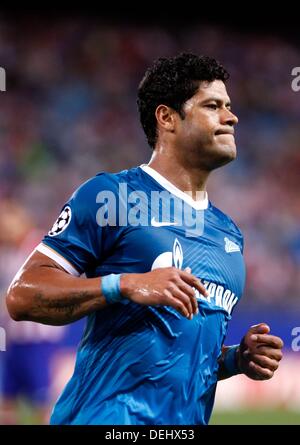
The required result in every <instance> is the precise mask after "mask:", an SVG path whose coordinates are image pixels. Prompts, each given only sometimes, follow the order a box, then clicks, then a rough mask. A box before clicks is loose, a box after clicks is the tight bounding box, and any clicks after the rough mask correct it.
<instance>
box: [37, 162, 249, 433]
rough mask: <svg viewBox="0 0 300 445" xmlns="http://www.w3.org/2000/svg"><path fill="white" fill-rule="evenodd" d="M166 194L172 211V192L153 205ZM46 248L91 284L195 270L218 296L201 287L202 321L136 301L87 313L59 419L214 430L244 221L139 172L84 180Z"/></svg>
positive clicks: (241, 270)
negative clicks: (164, 270) (116, 276)
mask: <svg viewBox="0 0 300 445" xmlns="http://www.w3.org/2000/svg"><path fill="white" fill-rule="evenodd" d="M162 192H165V194H168V195H169V197H171V201H172V198H174V200H175V201H176V202H175V201H174V202H175V204H174V202H173V201H172V203H173V204H172V205H171V207H170V208H171V210H170V211H169V213H168V212H167V209H166V207H168V206H167V205H166V200H167V195H166V196H165V200H164V199H161V200H159V205H158V206H157V207H155V206H154V203H153V199H156V198H157V196H158V195H159V194H161V193H162ZM155 194H156V195H155ZM155 196H156V198H155ZM159 196H161V195H159ZM156 203H157V200H156ZM180 203H181V204H183V205H182V207H181V209H180V207H178V205H180ZM154 207H155V208H154ZM178 209H179V210H178ZM166 215H168V218H166ZM187 215H188V216H187ZM192 221H198V227H197V230H195V231H193V230H192V224H191V222H192ZM195 225H197V224H196V223H195ZM37 249H38V250H39V251H41V252H43V253H44V254H46V255H48V256H49V257H51V258H53V259H55V260H56V261H57V262H58V263H59V264H60V265H62V266H63V267H64V268H65V269H66V270H67V271H69V272H70V273H73V274H77V275H80V274H82V273H85V274H86V276H87V277H88V278H89V277H98V276H104V275H108V274H111V273H133V272H134V273H145V272H148V271H150V270H153V269H155V268H158V267H169V266H175V267H178V268H181V269H185V268H186V267H190V268H191V270H192V273H193V274H194V275H196V276H197V277H199V278H200V279H201V280H202V282H203V283H204V285H205V287H206V288H207V290H208V291H209V297H207V298H205V297H203V296H202V295H201V294H199V292H196V295H197V301H198V308H199V314H197V315H194V317H193V319H192V320H188V319H187V318H185V317H183V316H182V315H180V314H179V313H178V312H177V311H176V310H175V309H173V308H171V307H167V306H144V305H140V304H136V303H133V302H131V301H130V300H128V299H124V300H122V301H121V302H120V303H114V304H111V305H108V306H106V307H104V308H103V309H101V310H99V311H97V312H94V313H92V314H91V315H89V316H88V318H87V325H86V329H85V332H84V335H83V338H82V340H81V342H80V345H79V348H78V352H77V359H76V365H75V371H74V374H73V376H72V378H71V380H70V381H69V383H68V384H67V386H66V388H65V390H64V391H63V393H62V395H61V396H60V398H59V399H58V401H57V403H56V405H55V408H54V410H53V413H52V418H51V423H52V424H106V425H108V424H110V425H122V424H128V425H129V424H130V425H138V424H144V425H171V424H173V425H175V424H177V425H180V424H190V425H196V424H207V423H208V421H209V418H210V415H211V411H212V407H213V403H214V396H215V390H216V384H217V373H218V358H219V357H220V354H221V349H222V345H223V342H224V339H225V336H226V332H227V325H228V321H229V320H230V319H231V315H232V311H233V308H234V306H235V305H236V304H237V302H238V300H239V299H240V297H241V295H242V292H243V288H244V282H245V267H244V261H243V256H242V251H243V237H242V235H241V232H240V231H239V229H238V228H237V226H236V225H235V224H234V222H233V221H232V220H231V219H230V218H229V217H228V216H226V215H225V214H224V213H222V212H221V211H220V210H218V209H217V208H216V207H214V206H213V205H212V204H211V202H210V201H208V199H207V198H206V199H203V200H201V201H194V200H193V199H192V198H191V197H190V196H189V195H188V194H187V193H184V192H182V191H180V190H179V189H178V188H176V187H175V186H174V185H173V184H171V183H170V182H169V181H167V180H166V179H165V178H163V177H162V176H161V175H160V174H158V173H157V172H156V171H155V170H153V169H151V168H150V167H149V166H141V167H137V168H133V169H130V170H125V171H122V172H120V173H117V174H108V173H101V174H98V175H97V176H95V177H94V178H92V179H90V180H89V181H87V182H86V183H84V184H83V185H82V186H81V187H79V189H78V190H77V191H76V192H75V193H74V194H73V195H72V197H71V199H70V200H69V201H68V202H67V203H66V205H65V206H64V207H63V208H62V212H61V214H60V216H59V218H58V220H57V221H56V222H55V224H54V226H53V227H52V229H51V230H50V232H49V234H48V235H47V236H45V238H44V239H43V241H42V243H41V244H40V245H39V246H38V248H37Z"/></svg>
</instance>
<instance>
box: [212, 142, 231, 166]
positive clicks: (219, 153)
mask: <svg viewBox="0 0 300 445" xmlns="http://www.w3.org/2000/svg"><path fill="white" fill-rule="evenodd" d="M235 158H236V147H235V146H231V147H228V146H226V147H220V148H219V149H218V150H216V152H215V155H214V156H213V159H211V169H212V170H214V169H216V168H219V167H222V166H223V165H226V164H229V162H231V161H234V160H235Z"/></svg>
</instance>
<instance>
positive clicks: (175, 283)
mask: <svg viewBox="0 0 300 445" xmlns="http://www.w3.org/2000/svg"><path fill="white" fill-rule="evenodd" d="M193 288H195V289H197V290H198V291H199V292H200V293H201V294H202V295H204V296H206V297H207V296H208V292H207V290H206V289H205V287H204V285H203V284H202V283H201V281H200V280H199V279H198V278H197V277H195V276H194V275H192V274H191V273H190V271H189V269H188V270H185V271H184V270H180V269H177V268H176V267H163V268H159V269H155V270H153V271H151V272H147V273H141V274H135V273H130V274H122V275H121V280H120V290H121V294H122V295H123V296H124V297H126V298H128V299H129V300H131V301H134V302H135V303H139V304H146V305H149V306H155V305H164V306H171V307H173V308H174V309H176V310H177V311H178V312H179V313H180V314H181V315H183V316H184V317H187V318H189V319H190V320H191V319H192V318H193V314H197V313H198V304H197V299H196V296H195V290H194V289H193Z"/></svg>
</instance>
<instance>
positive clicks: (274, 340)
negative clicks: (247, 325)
mask: <svg viewBox="0 0 300 445" xmlns="http://www.w3.org/2000/svg"><path fill="white" fill-rule="evenodd" d="M250 340H252V341H255V342H257V343H264V344H265V345H268V346H272V347H273V348H276V349H282V348H283V341H282V340H281V338H279V337H276V336H275V335H270V334H252V335H251V336H250Z"/></svg>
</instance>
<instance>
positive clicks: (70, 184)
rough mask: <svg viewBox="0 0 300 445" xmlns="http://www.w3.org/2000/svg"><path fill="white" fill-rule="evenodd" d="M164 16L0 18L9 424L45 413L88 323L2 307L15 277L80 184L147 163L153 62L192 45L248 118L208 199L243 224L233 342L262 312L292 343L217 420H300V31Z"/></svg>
mask: <svg viewBox="0 0 300 445" xmlns="http://www.w3.org/2000/svg"><path fill="white" fill-rule="evenodd" d="M163 22H164V21H163V20H161V21H160V22H159V23H158V24H155V23H153V22H152V23H145V22H143V23H139V22H138V20H137V21H136V22H135V21H134V20H132V21H128V22H127V21H126V20H123V21H122V20H119V21H118V22H114V21H113V20H107V19H105V20H102V19H101V17H99V16H97V17H95V18H93V17H92V16H89V17H86V16H85V17H82V18H80V16H77V15H75V16H74V17H73V18H68V17H66V16H62V17H56V18H55V20H54V19H53V17H52V19H49V20H47V21H46V20H45V19H44V20H40V19H39V18H38V17H34V16H32V17H31V16H26V19H22V17H18V19H17V20H14V19H12V18H11V17H8V18H7V17H1V15H0V66H2V67H4V68H5V70H6V73H7V91H6V92H2V93H0V96H1V97H0V98H1V105H0V126H1V129H0V292H1V295H2V298H1V301H0V305H1V312H0V326H1V327H3V328H5V330H6V351H0V424H7V423H43V422H47V416H48V415H49V410H50V409H51V406H52V405H53V402H54V400H55V399H56V397H57V395H58V393H59V392H60V390H61V388H62V387H63V386H64V384H65V382H66V380H67V379H68V377H69V376H70V375H71V373H72V366H73V363H74V353H75V349H76V345H77V343H78V341H79V338H80V335H81V332H82V329H83V324H84V320H83V321H80V322H77V323H75V324H73V325H70V326H67V327H45V326H42V325H37V324H31V323H15V322H13V321H11V320H10V319H9V318H8V316H7V313H6V309H5V305H4V299H3V296H4V293H5V291H6V289H7V286H8V285H9V283H10V281H11V279H12V278H13V276H14V275H15V273H16V271H17V270H18V268H19V267H20V265H21V264H22V263H23V261H24V260H25V258H26V257H27V255H28V254H29V253H30V252H31V250H32V249H33V248H34V247H35V246H36V245H37V244H38V243H39V241H40V239H41V237H42V236H43V234H44V233H45V232H46V231H48V230H49V228H50V227H51V226H52V222H53V221H54V220H55V219H56V217H57V215H58V213H59V211H60V208H61V207H62V205H63V203H64V201H65V200H66V199H67V198H68V197H69V195H70V194H71V193H72V192H73V190H74V189H75V188H76V187H77V186H78V185H79V184H80V183H81V182H82V181H84V180H86V179H87V178H89V177H90V176H93V175H94V174H95V173H97V172H98V171H101V170H108V171H118V170H121V169H124V168H127V167H131V166H134V165H137V164H140V163H142V162H147V160H148V158H149V157H150V149H149V148H148V147H147V145H146V141H145V139H144V135H143V132H142V130H141V128H140V125H139V121H138V115H137V110H136V90H137V85H138V83H139V81H140V79H141V77H142V75H143V73H144V71H145V69H146V68H147V66H148V65H149V64H151V63H152V61H153V59H155V58H156V57H158V56H163V55H172V54H175V53H178V52H179V51H187V50H189V51H193V52H196V53H203V54H208V55H211V56H213V57H216V58H217V59H219V60H220V61H221V62H222V63H223V64H224V65H225V67H226V68H227V69H228V70H229V72H230V73H231V80H230V81H229V83H228V90H229V94H230V96H231V99H232V103H233V110H234V111H235V113H236V114H237V115H238V116H239V119H240V123H239V125H238V128H237V142H238V160H237V161H236V162H234V163H233V164H232V165H229V166H227V167H225V168H223V169H221V170H219V171H217V172H216V173H214V174H213V175H212V178H211V180H210V183H209V196H210V199H211V200H212V201H213V202H214V203H215V205H217V206H218V207H220V208H221V209H222V210H223V211H225V212H228V213H229V214H230V215H231V216H232V217H233V218H234V219H235V221H236V222H237V223H238V224H239V226H240V227H241V229H242V230H243V232H244V235H245V257H246V262H247V285H246V291H245V295H244V298H243V301H242V302H241V304H240V306H239V307H238V308H236V309H235V312H234V314H233V320H232V322H231V326H230V330H229V334H228V338H227V342H226V343H228V344H230V343H238V342H239V341H240V339H241V337H242V335H243V334H244V332H245V331H246V329H247V328H248V326H250V325H252V324H256V323H258V322H261V321H266V322H268V323H270V326H271V327H272V332H274V333H275V334H277V335H280V336H282V338H283V339H284V341H285V356H284V359H283V361H282V365H281V369H280V370H279V371H278V372H277V373H276V376H275V377H274V379H272V380H271V381H269V382H254V381H251V380H249V379H247V378H246V377H243V376H236V377H234V378H232V379H229V380H227V381H224V382H220V383H219V385H218V390H217V397H216V405H215V413H214V415H213V418H212V423H231V424H237V423H248V424H249V423H250V424H251V423H252V424H280V423H288V424H300V379H299V375H300V351H299V352H298V351H297V349H300V339H299V340H297V334H298V336H299V334H300V327H299V329H298V330H297V329H295V330H294V331H293V329H294V328H297V327H298V326H300V301H299V297H300V225H299V220H300V193H299V186H300V174H299V173H300V150H299V148H300V147H299V144H300V127H299V118H300V92H299V93H298V94H297V93H296V92H294V91H292V89H291V81H292V77H291V70H292V68H293V67H295V66H299V65H300V50H299V40H298V41H296V40H295V36H294V35H291V34H288V33H287V34H279V33H277V32H276V33H275V32H274V30H272V29H270V28H267V29H265V30H264V29H262V28H260V29H258V30H254V31H253V30H251V29H250V28H249V27H248V28H246V29H244V30H243V29H242V28H241V27H234V26H229V25H228V26H224V25H221V24H218V23H213V24H212V23H210V22H201V21H200V20H199V21H197V20H195V18H194V19H193V20H192V21H191V22H189V21H182V22H181V24H180V26H178V24H175V25H174V26H171V25H170V23H169V22H168V21H166V23H163ZM293 342H294V343H293ZM292 344H293V346H294V350H293V349H292ZM42 353H43V355H42ZM32 372H33V373H35V374H34V377H33V379H35V380H36V382H37V384H36V387H35V386H30V375H31V374H30V373H32ZM38 383H39V385H38ZM13 395H14V397H13ZM15 396H16V397H15Z"/></svg>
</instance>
